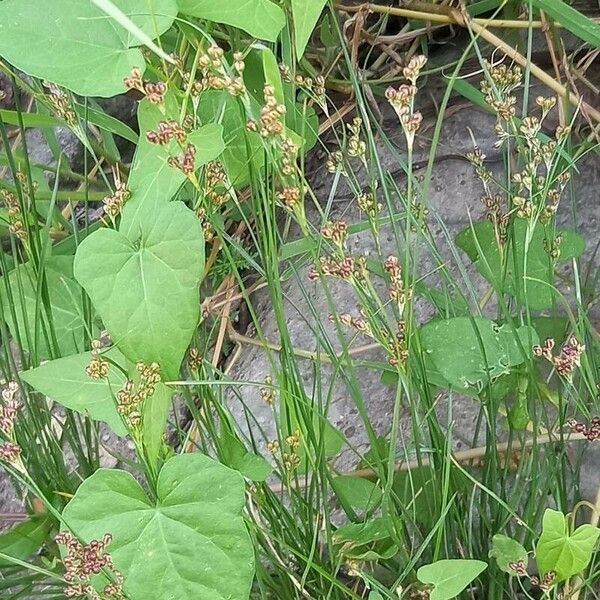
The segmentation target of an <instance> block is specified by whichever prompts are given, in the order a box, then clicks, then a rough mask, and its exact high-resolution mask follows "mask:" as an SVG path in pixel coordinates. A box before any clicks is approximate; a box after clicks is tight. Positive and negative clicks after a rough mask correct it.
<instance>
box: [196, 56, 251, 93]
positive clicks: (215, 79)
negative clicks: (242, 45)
mask: <svg viewBox="0 0 600 600" xmlns="http://www.w3.org/2000/svg"><path fill="white" fill-rule="evenodd" d="M224 55H225V52H224V51H223V49H222V48H221V47H220V46H217V45H212V46H209V47H208V48H207V49H206V52H203V53H202V54H201V55H200V56H199V57H198V67H199V69H200V73H201V75H202V76H201V78H200V80H199V81H194V82H192V84H191V87H190V89H191V92H192V94H193V95H194V96H197V95H198V94H200V93H201V92H203V91H205V90H224V91H226V92H227V93H229V94H230V95H231V96H241V95H242V94H244V93H245V91H246V87H245V85H244V80H243V78H242V73H243V72H244V68H245V63H244V55H243V54H242V53H241V52H235V53H234V55H233V71H234V74H233V75H230V74H229V73H228V68H227V64H226V62H225V60H224ZM190 80H191V74H190V73H185V74H184V81H185V82H186V84H187V85H189V82H190Z"/></svg>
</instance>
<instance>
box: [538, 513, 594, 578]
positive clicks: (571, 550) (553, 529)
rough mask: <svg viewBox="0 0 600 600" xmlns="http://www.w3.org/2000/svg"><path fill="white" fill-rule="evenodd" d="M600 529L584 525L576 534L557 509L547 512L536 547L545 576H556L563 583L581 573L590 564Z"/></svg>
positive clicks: (539, 566)
mask: <svg viewBox="0 0 600 600" xmlns="http://www.w3.org/2000/svg"><path fill="white" fill-rule="evenodd" d="M599 535H600V529H598V527H594V526H593V525H587V524H586V525H581V527H578V528H577V529H576V530H575V531H574V532H573V533H570V532H569V530H568V526H567V519H566V518H565V516H564V515H563V514H562V513H561V512H558V511H557V510H552V509H551V508H547V509H546V512H545V513H544V519H543V528H542V535H541V536H540V539H539V540H538V543H537V546H536V548H535V558H536V561H537V564H538V568H539V570H540V573H541V574H542V575H545V574H546V573H548V572H549V571H554V572H555V573H556V581H564V580H565V579H569V577H573V575H577V574H578V573H581V571H583V570H584V569H585V568H586V567H587V566H588V564H589V562H590V560H591V558H592V552H593V550H594V547H595V546H596V542H597V541H598V536H599Z"/></svg>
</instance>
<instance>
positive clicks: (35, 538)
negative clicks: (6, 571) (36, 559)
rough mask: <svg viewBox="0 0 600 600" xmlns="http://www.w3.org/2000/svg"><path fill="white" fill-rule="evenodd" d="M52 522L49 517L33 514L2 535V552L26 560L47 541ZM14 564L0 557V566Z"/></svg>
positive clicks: (0, 545)
mask: <svg viewBox="0 0 600 600" xmlns="http://www.w3.org/2000/svg"><path fill="white" fill-rule="evenodd" d="M50 527H51V523H50V520H49V519H48V518H47V517H42V516H33V517H30V518H29V519H27V521H24V522H23V523H19V525H17V526H16V527H13V528H12V529H11V530H10V531H7V532H6V533H3V534H2V535H0V553H2V554H6V555H7V556H10V557H11V558H16V559H17V560H21V561H25V560H27V559H28V558H29V557H30V556H31V555H32V554H33V553H34V552H36V551H37V550H38V549H39V548H40V547H41V546H42V544H43V543H44V542H45V541H46V538H47V537H48V534H49V533H50ZM12 565H14V563H13V562H11V561H10V560H2V559H0V567H10V566H12Z"/></svg>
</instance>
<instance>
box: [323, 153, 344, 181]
mask: <svg viewBox="0 0 600 600" xmlns="http://www.w3.org/2000/svg"><path fill="white" fill-rule="evenodd" d="M325 167H326V169H327V172H328V173H331V174H332V175H333V174H335V173H337V172H338V171H340V173H341V174H342V175H346V171H345V170H344V154H343V152H342V151H341V150H335V151H334V152H332V153H331V154H330V155H329V158H328V159H327V162H326V163H325Z"/></svg>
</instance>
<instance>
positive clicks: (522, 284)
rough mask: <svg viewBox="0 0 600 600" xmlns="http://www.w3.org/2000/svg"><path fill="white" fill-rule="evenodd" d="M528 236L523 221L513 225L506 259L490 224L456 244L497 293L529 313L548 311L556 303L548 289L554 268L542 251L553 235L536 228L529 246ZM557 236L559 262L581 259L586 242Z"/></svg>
mask: <svg viewBox="0 0 600 600" xmlns="http://www.w3.org/2000/svg"><path fill="white" fill-rule="evenodd" d="M527 235H528V224H527V222H526V221H525V220H523V219H518V220H517V221H515V222H514V224H513V229H512V232H511V234H510V235H509V241H508V244H507V246H506V248H507V249H508V251H506V250H504V249H503V253H506V256H505V257H503V255H502V253H501V251H500V248H499V246H498V242H497V239H496V234H495V231H494V224H493V223H491V222H490V221H482V222H480V223H476V224H475V225H474V226H473V227H468V228H467V229H465V230H463V231H461V233H459V234H458V236H457V238H456V243H457V245H458V246H459V247H460V248H462V249H463V250H464V251H465V252H466V253H467V254H468V256H469V258H470V259H471V260H472V261H474V262H475V264H476V266H477V270H478V271H479V272H480V273H481V274H482V275H483V276H484V277H485V278H486V279H487V280H488V281H489V282H490V283H492V285H493V286H494V287H495V289H496V290H498V291H500V292H502V293H508V294H511V295H513V296H516V297H517V298H518V299H519V301H520V302H521V303H522V304H528V305H529V308H530V309H532V310H543V309H545V308H549V307H551V306H552V303H553V301H554V299H555V292H554V290H553V289H552V287H550V286H551V285H553V284H554V267H553V265H552V263H551V262H550V259H549V257H548V254H547V253H546V250H545V248H544V240H545V238H546V236H548V238H549V239H550V240H552V239H553V238H554V237H555V234H554V233H553V232H552V231H549V232H548V234H546V232H545V230H544V227H543V226H541V225H537V226H536V227H535V229H534V230H533V233H532V235H531V240H530V242H529V244H527ZM558 235H560V236H561V238H562V242H561V244H560V257H559V261H565V260H569V259H571V258H573V257H577V256H580V255H581V254H582V253H583V251H584V250H585V240H584V239H583V237H582V236H581V235H579V234H578V233H576V232H574V231H562V232H560V233H558ZM525 256H527V263H526V265H525ZM524 265H525V267H526V270H525V271H524ZM525 277H527V279H526V280H525ZM534 280H539V281H534Z"/></svg>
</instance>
